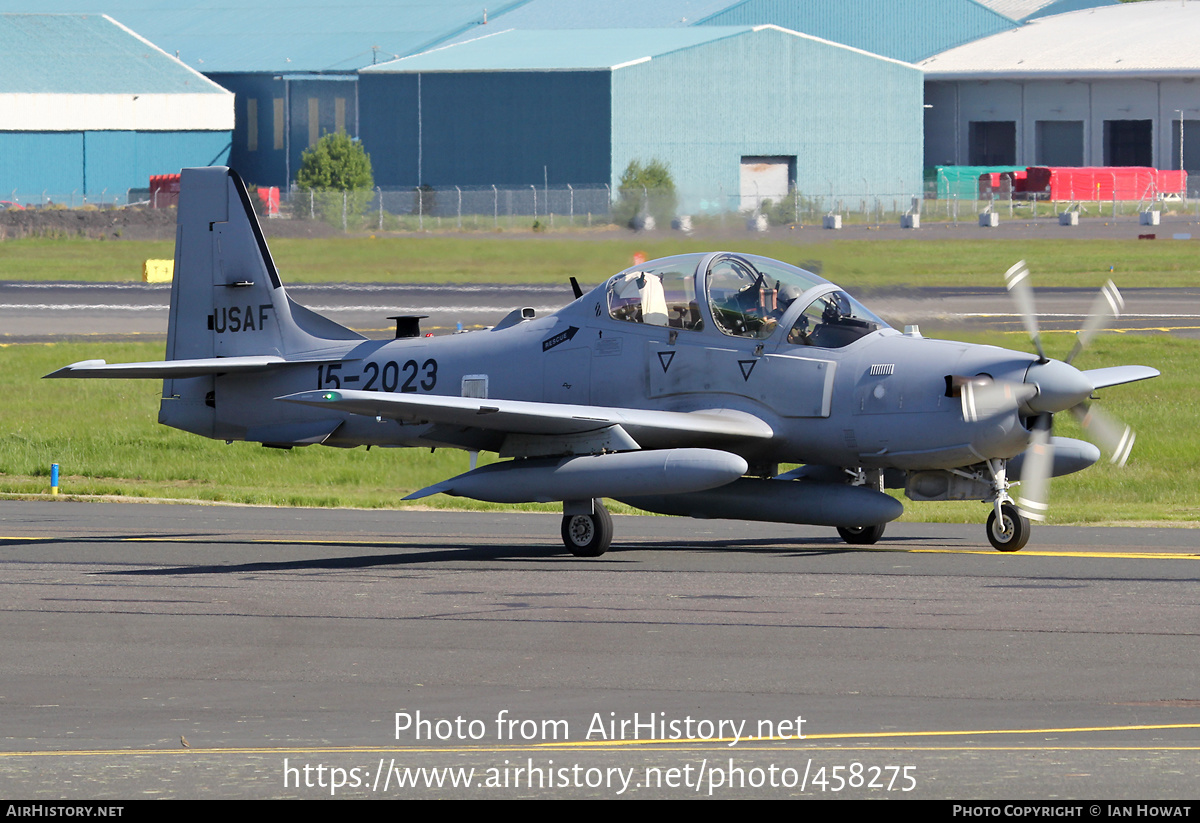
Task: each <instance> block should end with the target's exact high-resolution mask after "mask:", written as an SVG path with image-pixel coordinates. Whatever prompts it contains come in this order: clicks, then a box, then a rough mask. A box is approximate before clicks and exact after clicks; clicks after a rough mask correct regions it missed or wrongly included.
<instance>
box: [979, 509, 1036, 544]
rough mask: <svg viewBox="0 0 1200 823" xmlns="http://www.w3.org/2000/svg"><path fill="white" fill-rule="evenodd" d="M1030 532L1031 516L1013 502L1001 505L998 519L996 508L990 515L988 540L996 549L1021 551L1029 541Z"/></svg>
mask: <svg viewBox="0 0 1200 823" xmlns="http://www.w3.org/2000/svg"><path fill="white" fill-rule="evenodd" d="M1029 532H1030V528H1029V518H1027V517H1025V516H1024V515H1022V514H1021V512H1020V511H1019V510H1018V509H1017V507H1016V506H1014V505H1012V504H1011V503H1005V504H1003V505H1001V506H1000V519H998V520H997V519H996V512H995V509H993V510H992V513H991V514H989V515H988V519H987V536H988V541H990V542H991V544H992V548H994V549H995V550H996V551H1000V552H1019V551H1020V550H1021V549H1023V548H1025V544H1026V543H1028V542H1029Z"/></svg>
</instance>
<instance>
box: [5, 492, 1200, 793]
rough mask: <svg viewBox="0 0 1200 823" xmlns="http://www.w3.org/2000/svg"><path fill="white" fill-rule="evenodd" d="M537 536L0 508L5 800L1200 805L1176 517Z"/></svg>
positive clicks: (646, 528)
mask: <svg viewBox="0 0 1200 823" xmlns="http://www.w3.org/2000/svg"><path fill="white" fill-rule="evenodd" d="M964 505H966V504H964ZM980 511H981V517H980V520H982V513H983V507H980ZM558 528H559V518H558V517H557V516H553V515H547V514H528V513H524V514H522V513H495V512H487V513H471V512H441V511H351V510H307V509H274V508H256V507H232V506H183V505H158V506H156V505H145V504H140V505H136V504H86V503H72V502H19V501H3V502H0V587H2V590H3V593H4V596H3V598H0V615H2V616H0V625H2V626H3V631H0V660H2V661H3V675H2V676H0V729H2V730H3V733H2V736H0V785H2V786H3V787H4V793H5V795H6V796H9V797H29V798H74V799H80V798H139V797H306V798H307V797H312V798H316V797H329V796H331V795H336V796H337V797H376V798H381V797H497V798H500V797H504V798H510V797H512V798H515V797H529V796H542V797H585V796H586V797H592V796H595V797H618V796H634V797H686V796H709V795H710V794H711V796H715V797H770V796H781V797H786V796H804V797H830V798H832V797H894V798H901V797H920V798H953V799H987V798H1008V799H1017V798H1043V799H1047V798H1056V799H1068V798H1081V799H1088V798H1101V797H1102V798H1122V797H1129V798H1141V799H1167V798H1178V799H1188V798H1194V797H1195V786H1196V778H1197V775H1198V774H1200V712H1198V709H1200V677H1198V676H1197V665H1196V661H1197V660H1200V623H1198V621H1197V615H1200V587H1197V580H1198V578H1200V530H1180V529H1164V528H1145V529H1126V528H1087V529H1083V528H1066V527H1042V528H1038V529H1036V530H1035V534H1034V538H1033V540H1032V541H1031V543H1030V545H1029V547H1028V548H1027V549H1025V550H1024V551H1022V552H1020V553H1018V554H1013V555H1005V554H1000V553H998V552H995V551H991V550H990V549H989V548H988V547H987V543H986V540H985V539H984V536H983V527H982V525H981V524H974V525H970V526H955V525H937V524H893V525H891V526H889V529H888V533H887V535H886V536H885V538H884V540H883V541H882V542H881V543H880V544H878V545H877V546H875V547H871V548H866V549H860V548H851V547H848V546H846V545H845V544H843V543H841V542H840V541H839V540H838V539H837V538H836V536H835V535H834V534H833V532H832V530H828V529H819V528H806V527H793V526H781V525H772V524H747V523H740V522H727V521H693V520H680V519H675V518H665V517H617V518H616V537H615V539H614V548H613V550H611V551H610V552H609V553H608V554H606V555H604V556H603V557H602V558H599V559H595V560H578V559H575V558H572V557H570V556H568V555H566V554H565V553H564V551H563V549H562V546H561V543H560V541H559V537H558ZM418 713H419V714H418ZM801 718H802V719H803V724H802V725H801V724H799V723H798V721H799V720H800V719H801ZM421 721H424V725H422V724H421ZM399 727H404V728H399ZM797 733H801V734H803V735H804V737H803V739H799V738H798V737H797ZM450 769H454V770H456V771H453V772H451V771H448V770H450ZM420 770H425V771H420ZM470 770H474V771H470ZM439 780H440V781H441V782H442V783H443V785H442V786H441V787H436V785H434V786H431V785H428V784H430V783H434V784H436V782H437V781H439ZM452 781H457V782H459V783H460V785H458V786H451V782H452ZM338 782H340V783H341V785H340V786H336V787H335V786H334V783H338ZM400 782H406V783H412V782H415V783H417V784H418V785H417V786H412V785H405V786H400V785H398V784H399V783H400ZM464 784H465V785H464Z"/></svg>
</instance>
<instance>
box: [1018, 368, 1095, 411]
mask: <svg viewBox="0 0 1200 823" xmlns="http://www.w3.org/2000/svg"><path fill="white" fill-rule="evenodd" d="M1025 382H1026V383H1028V384H1031V385H1034V386H1037V390H1038V393H1037V395H1036V396H1035V397H1033V398H1032V399H1030V400H1028V401H1027V402H1026V404H1025V405H1027V406H1028V407H1029V408H1030V410H1032V411H1033V412H1034V413H1036V414H1042V413H1048V414H1054V413H1055V412H1060V411H1066V410H1067V409H1070V408H1072V407H1074V406H1077V405H1079V404H1080V403H1082V402H1083V401H1084V400H1087V399H1088V397H1090V396H1091V394H1092V392H1093V391H1094V390H1095V387H1094V386H1093V385H1092V383H1091V381H1090V380H1088V379H1087V377H1085V376H1084V374H1083V372H1081V371H1079V369H1077V368H1075V367H1074V366H1069V365H1067V364H1066V363H1063V362H1062V361H1060V360H1048V361H1046V362H1045V363H1035V364H1034V365H1032V366H1030V367H1029V371H1028V372H1026V374H1025Z"/></svg>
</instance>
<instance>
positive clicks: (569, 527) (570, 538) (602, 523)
mask: <svg viewBox="0 0 1200 823" xmlns="http://www.w3.org/2000/svg"><path fill="white" fill-rule="evenodd" d="M595 508H596V513H595V514H565V515H563V519H562V539H563V545H564V546H566V547H567V551H569V552H570V553H571V554H573V555H575V556H576V557H599V556H600V555H602V554H604V553H605V552H606V551H608V544H609V543H611V542H612V536H613V522H612V515H611V514H609V513H608V509H606V508H604V504H603V503H601V502H600V501H599V500H597V501H596V503H595Z"/></svg>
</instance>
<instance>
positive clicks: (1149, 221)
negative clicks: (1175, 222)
mask: <svg viewBox="0 0 1200 823" xmlns="http://www.w3.org/2000/svg"><path fill="white" fill-rule="evenodd" d="M1161 214H1162V212H1159V211H1156V210H1151V211H1143V212H1138V223H1139V224H1140V225H1143V226H1157V225H1158V218H1159V217H1160V216H1161Z"/></svg>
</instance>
